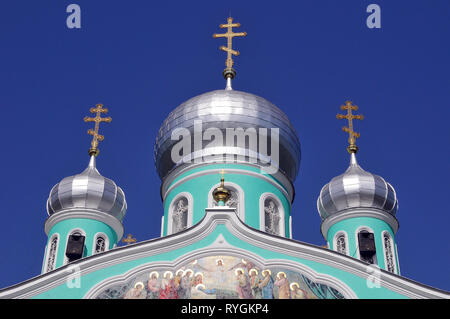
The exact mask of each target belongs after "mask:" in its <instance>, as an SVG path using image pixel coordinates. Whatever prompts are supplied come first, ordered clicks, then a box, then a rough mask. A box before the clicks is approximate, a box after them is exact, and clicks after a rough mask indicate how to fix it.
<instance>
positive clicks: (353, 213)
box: [320, 208, 398, 240]
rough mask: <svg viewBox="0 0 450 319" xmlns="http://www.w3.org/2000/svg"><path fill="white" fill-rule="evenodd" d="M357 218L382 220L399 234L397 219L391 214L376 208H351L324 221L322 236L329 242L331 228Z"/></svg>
mask: <svg viewBox="0 0 450 319" xmlns="http://www.w3.org/2000/svg"><path fill="white" fill-rule="evenodd" d="M356 217H372V218H376V219H380V220H382V221H384V222H386V223H387V224H388V225H389V226H391V228H392V230H393V232H394V234H395V233H397V230H398V221H397V219H396V218H395V217H394V216H392V215H391V214H389V213H387V212H385V211H383V210H381V209H376V208H350V209H346V210H343V211H341V212H339V213H337V214H334V215H331V216H329V217H327V218H326V219H325V220H324V221H322V225H320V231H321V232H322V235H323V237H324V238H325V240H328V239H327V235H328V230H329V229H330V228H331V226H333V225H334V224H336V223H338V222H340V221H342V220H345V219H348V218H356Z"/></svg>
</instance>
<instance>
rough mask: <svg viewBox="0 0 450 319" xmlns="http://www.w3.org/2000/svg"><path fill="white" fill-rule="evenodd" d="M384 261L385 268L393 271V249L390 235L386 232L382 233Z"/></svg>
mask: <svg viewBox="0 0 450 319" xmlns="http://www.w3.org/2000/svg"><path fill="white" fill-rule="evenodd" d="M383 247H384V262H385V265H386V270H387V271H389V272H392V273H395V261H394V258H395V257H394V250H393V242H392V238H391V235H389V233H388V232H384V233H383Z"/></svg>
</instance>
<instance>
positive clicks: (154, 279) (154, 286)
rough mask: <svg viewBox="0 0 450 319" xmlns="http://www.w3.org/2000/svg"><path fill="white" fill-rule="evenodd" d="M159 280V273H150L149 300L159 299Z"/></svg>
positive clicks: (148, 283)
mask: <svg viewBox="0 0 450 319" xmlns="http://www.w3.org/2000/svg"><path fill="white" fill-rule="evenodd" d="M158 278H159V274H158V272H156V271H152V272H151V273H150V275H149V280H148V282H147V299H159V288H160V284H159V281H158Z"/></svg>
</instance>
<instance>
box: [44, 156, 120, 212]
mask: <svg viewBox="0 0 450 319" xmlns="http://www.w3.org/2000/svg"><path fill="white" fill-rule="evenodd" d="M76 208H81V209H85V208H88V209H95V210H98V211H101V212H103V213H107V214H110V215H112V216H114V217H116V218H117V219H118V220H120V221H122V219H123V217H124V216H125V213H126V210H127V203H126V201H125V195H124V193H123V191H122V189H121V188H120V187H118V186H117V185H116V183H114V182H113V181H112V180H110V179H108V178H106V177H103V176H102V175H100V173H99V172H98V170H97V168H96V167H95V156H91V160H90V162H89V166H88V167H87V168H86V169H85V170H84V171H83V172H82V173H80V174H77V175H74V176H69V177H66V178H64V179H63V180H62V181H61V182H59V183H58V184H56V185H55V186H54V187H53V188H52V190H51V191H50V196H49V198H48V201H47V212H48V214H49V215H53V214H56V213H58V212H60V211H63V210H67V209H76Z"/></svg>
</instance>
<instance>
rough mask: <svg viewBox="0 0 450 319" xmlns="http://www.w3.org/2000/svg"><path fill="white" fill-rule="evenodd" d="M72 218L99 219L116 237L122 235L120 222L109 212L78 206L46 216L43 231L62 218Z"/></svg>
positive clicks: (46, 230) (48, 230) (48, 229)
mask: <svg viewBox="0 0 450 319" xmlns="http://www.w3.org/2000/svg"><path fill="white" fill-rule="evenodd" d="M73 218H81V219H93V220H97V221H100V222H102V223H105V224H106V225H108V226H110V227H111V228H112V229H113V230H114V231H115V232H116V234H117V238H119V239H120V238H122V236H123V231H124V230H123V225H122V223H121V222H120V221H119V220H118V219H117V218H115V217H114V216H111V215H109V214H106V213H104V212H101V211H99V210H96V209H87V208H84V209H82V210H81V209H79V208H72V209H66V210H63V211H61V212H58V213H55V214H53V215H51V216H50V217H48V218H47V220H46V221H45V226H44V229H45V233H46V234H47V235H48V234H49V232H50V230H51V229H52V228H53V226H55V225H56V224H57V223H59V222H62V221H63V220H67V219H73Z"/></svg>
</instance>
